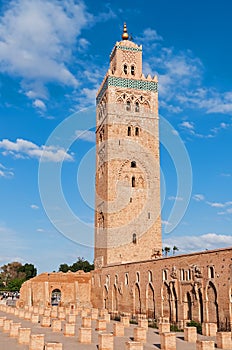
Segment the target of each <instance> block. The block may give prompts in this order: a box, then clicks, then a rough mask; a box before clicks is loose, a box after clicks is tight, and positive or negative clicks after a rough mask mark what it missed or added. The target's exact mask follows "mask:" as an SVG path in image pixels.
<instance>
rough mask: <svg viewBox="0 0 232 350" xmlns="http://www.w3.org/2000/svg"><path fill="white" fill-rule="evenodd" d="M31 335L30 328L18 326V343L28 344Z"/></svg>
mask: <svg viewBox="0 0 232 350" xmlns="http://www.w3.org/2000/svg"><path fill="white" fill-rule="evenodd" d="M30 336H31V328H19V334H18V343H19V344H27V345H28V344H29V343H30Z"/></svg>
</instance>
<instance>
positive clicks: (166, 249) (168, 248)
mask: <svg viewBox="0 0 232 350" xmlns="http://www.w3.org/2000/svg"><path fill="white" fill-rule="evenodd" d="M170 250H171V248H170V247H164V252H165V256H166V257H167V255H168V253H169V252H170Z"/></svg>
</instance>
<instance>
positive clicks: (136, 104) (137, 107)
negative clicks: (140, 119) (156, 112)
mask: <svg viewBox="0 0 232 350" xmlns="http://www.w3.org/2000/svg"><path fill="white" fill-rule="evenodd" d="M135 112H139V103H138V102H136V103H135Z"/></svg>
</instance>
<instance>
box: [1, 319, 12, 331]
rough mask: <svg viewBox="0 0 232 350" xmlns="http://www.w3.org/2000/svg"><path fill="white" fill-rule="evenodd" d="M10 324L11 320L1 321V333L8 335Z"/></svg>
mask: <svg viewBox="0 0 232 350" xmlns="http://www.w3.org/2000/svg"><path fill="white" fill-rule="evenodd" d="M11 323H13V320H8V319H5V320H4V321H3V333H8V332H10V326H11Z"/></svg>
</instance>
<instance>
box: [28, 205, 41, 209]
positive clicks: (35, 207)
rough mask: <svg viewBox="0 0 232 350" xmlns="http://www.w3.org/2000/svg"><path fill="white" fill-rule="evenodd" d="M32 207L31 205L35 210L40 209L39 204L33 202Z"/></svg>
mask: <svg viewBox="0 0 232 350" xmlns="http://www.w3.org/2000/svg"><path fill="white" fill-rule="evenodd" d="M30 207H31V209H34V210H37V209H39V207H38V205H36V204H31V205H30Z"/></svg>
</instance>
